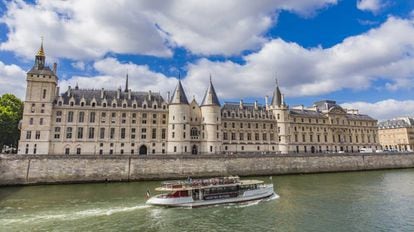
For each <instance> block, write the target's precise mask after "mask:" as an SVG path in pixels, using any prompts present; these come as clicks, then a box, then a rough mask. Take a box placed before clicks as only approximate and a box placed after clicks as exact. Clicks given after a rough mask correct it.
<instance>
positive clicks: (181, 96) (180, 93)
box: [170, 75, 188, 104]
mask: <svg viewBox="0 0 414 232" xmlns="http://www.w3.org/2000/svg"><path fill="white" fill-rule="evenodd" d="M178 78H179V79H178V84H177V87H176V88H175V90H174V93H173V96H172V98H171V102H170V104H188V100H187V96H186V95H185V92H184V89H183V86H182V85H181V80H180V75H179V76H178Z"/></svg>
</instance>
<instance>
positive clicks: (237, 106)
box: [221, 102, 266, 111]
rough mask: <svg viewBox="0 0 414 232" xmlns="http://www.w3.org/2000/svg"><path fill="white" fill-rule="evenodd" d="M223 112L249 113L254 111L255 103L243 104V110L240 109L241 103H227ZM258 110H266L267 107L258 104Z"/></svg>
mask: <svg viewBox="0 0 414 232" xmlns="http://www.w3.org/2000/svg"><path fill="white" fill-rule="evenodd" d="M221 110H229V111H231V110H234V111H237V110H247V111H253V110H255V109H254V103H243V109H240V103H238V102H225V103H224V105H223V107H222V108H221ZM257 110H258V111H260V110H266V108H265V106H263V105H261V104H259V103H257Z"/></svg>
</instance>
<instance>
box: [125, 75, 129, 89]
mask: <svg viewBox="0 0 414 232" xmlns="http://www.w3.org/2000/svg"><path fill="white" fill-rule="evenodd" d="M125 92H128V70H127V74H126V80H125Z"/></svg>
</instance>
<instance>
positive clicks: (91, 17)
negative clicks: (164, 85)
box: [0, 0, 337, 60]
mask: <svg viewBox="0 0 414 232" xmlns="http://www.w3.org/2000/svg"><path fill="white" fill-rule="evenodd" d="M336 2H337V0H307V1H303V0H280V1H271V0H266V1H250V0H242V1H240V0H227V1H221V0H214V1H208V2H200V1H198V0H176V1H168V2H166V1H161V0H156V1H134V0H130V1H110V0H89V1H84V0H73V1H47V0H39V1H37V2H36V3H35V4H29V3H25V2H23V1H18V0H16V1H11V2H9V3H7V4H6V6H7V12H5V14H4V15H3V17H2V19H1V22H3V23H5V24H6V25H7V27H8V28H9V33H8V40H7V41H6V42H4V43H2V44H1V46H0V48H1V49H3V50H8V51H14V52H15V53H17V54H18V55H21V56H23V57H26V58H31V57H32V56H33V54H34V53H35V51H36V49H37V48H38V46H39V40H40V39H36V37H40V36H42V35H43V36H44V37H45V43H46V45H47V46H46V47H47V53H48V55H49V57H50V56H51V57H58V58H70V59H76V60H78V59H97V58H101V57H103V55H105V54H106V53H108V52H114V53H120V54H145V55H154V56H171V53H172V51H171V50H170V48H169V47H170V46H176V45H178V46H183V47H185V48H187V49H189V50H190V51H191V52H193V53H200V54H224V55H230V54H238V53H239V52H241V51H243V50H246V49H255V48H259V47H260V46H261V44H263V43H264V42H265V41H266V39H265V38H264V37H263V33H265V31H266V30H267V29H268V28H269V27H270V26H271V25H272V23H274V21H275V18H276V15H275V14H277V12H278V11H279V10H288V11H292V12H296V13H298V14H301V15H304V16H308V15H311V14H312V13H313V12H314V11H315V10H316V9H319V8H323V7H326V6H328V5H330V4H335V3H336ZM28 38H34V39H28Z"/></svg>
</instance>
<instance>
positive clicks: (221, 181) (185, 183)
mask: <svg viewBox="0 0 414 232" xmlns="http://www.w3.org/2000/svg"><path fill="white" fill-rule="evenodd" d="M262 183H263V181H261V180H240V178H239V177H238V176H229V177H216V178H207V179H191V178H188V179H187V180H174V181H165V182H162V183H161V184H162V186H161V187H158V188H156V189H155V190H156V191H164V192H172V191H183V190H193V189H208V188H216V187H230V186H237V185H253V184H262Z"/></svg>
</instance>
